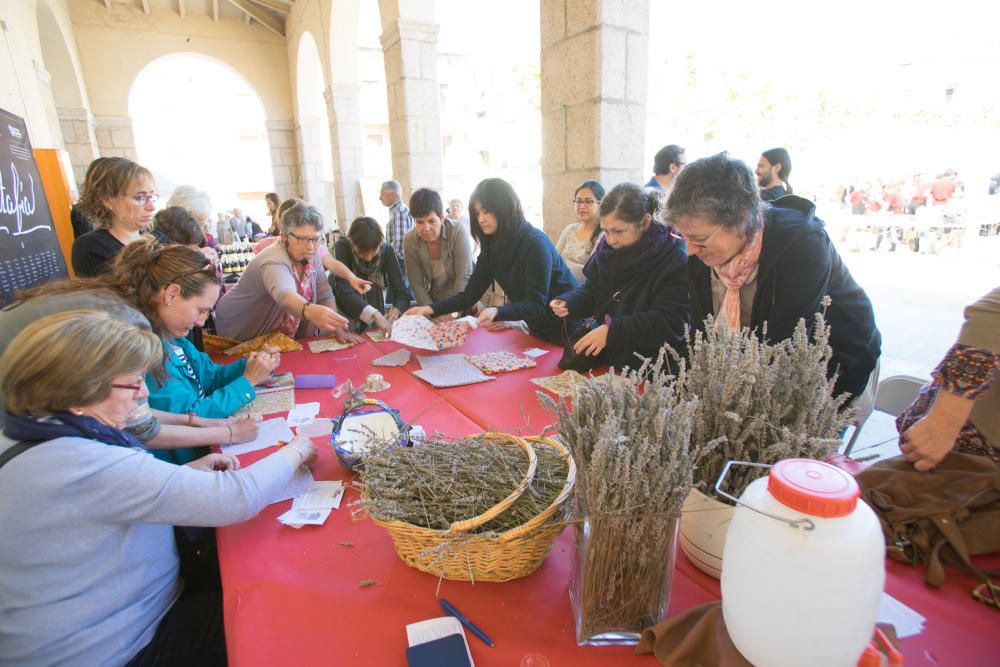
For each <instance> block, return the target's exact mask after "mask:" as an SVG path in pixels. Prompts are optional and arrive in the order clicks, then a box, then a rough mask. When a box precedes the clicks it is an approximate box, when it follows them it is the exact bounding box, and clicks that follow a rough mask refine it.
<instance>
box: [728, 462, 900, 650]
mask: <svg viewBox="0 0 1000 667" xmlns="http://www.w3.org/2000/svg"><path fill="white" fill-rule="evenodd" d="M727 469H728V466H727ZM724 475H725V472H724V473H723V476H724ZM721 483H722V480H721V479H720V484H721ZM769 486H770V488H769ZM717 488H718V487H717ZM859 495H860V490H859V489H858V486H857V482H855V481H854V478H853V477H851V476H850V475H849V474H847V473H846V472H844V471H842V470H840V469H839V468H835V467H834V466H831V465H829V464H826V463H822V462H819V461H812V460H809V459H787V460H785V461H781V462H780V463H778V464H776V465H775V466H774V467H773V468H772V469H771V472H770V474H769V476H768V477H767V478H761V479H758V480H755V481H754V482H752V483H751V484H750V485H749V486H748V487H747V489H746V491H744V492H743V495H742V496H740V499H739V506H738V507H737V508H736V512H735V514H734V516H733V520H732V522H731V523H730V526H729V531H728V533H727V535H726V543H725V550H724V551H723V559H722V613H723V617H724V618H725V621H726V628H727V629H728V631H729V635H730V637H731V638H732V640H733V644H734V645H735V646H736V648H737V649H739V651H740V653H742V654H743V656H744V657H745V658H746V659H747V660H749V661H750V662H752V663H753V664H754V665H757V666H758V667H786V666H787V667H803V666H804V665H809V666H810V667H854V665H856V664H857V661H858V658H859V657H860V656H861V653H862V652H863V651H864V649H865V647H866V646H867V645H868V643H869V641H870V640H871V637H872V632H873V630H874V626H875V619H876V616H877V614H878V608H879V601H880V599H881V596H882V588H883V586H884V583H885V544H884V541H883V536H882V530H881V527H880V525H879V522H878V519H877V518H876V516H875V513H874V512H873V511H872V509H871V508H870V507H869V506H868V505H867V504H865V503H864V502H863V501H862V502H858V497H859ZM776 496H778V497H776ZM779 498H781V500H779ZM790 505H791V506H790ZM796 507H797V508H798V509H796ZM806 509H808V510H810V511H805V510H806ZM831 514H832V516H831ZM837 514H839V515H837Z"/></svg>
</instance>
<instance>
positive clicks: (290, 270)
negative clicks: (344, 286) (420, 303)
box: [215, 202, 356, 340]
mask: <svg viewBox="0 0 1000 667" xmlns="http://www.w3.org/2000/svg"><path fill="white" fill-rule="evenodd" d="M322 245H323V216H322V215H321V214H320V212H319V210H318V209H316V208H315V207H314V206H310V205H309V204H306V203H305V202H299V203H298V204H295V205H294V206H292V207H291V208H289V209H288V210H287V211H285V212H284V213H282V214H281V236H280V237H279V238H278V241H277V242H275V243H274V244H272V245H270V246H268V247H267V248H265V249H264V250H262V251H261V252H260V254H258V255H257V256H256V257H255V258H254V260H253V261H252V262H250V264H249V265H248V266H247V269H246V271H244V272H243V277H241V278H240V281H239V282H238V283H236V287H234V288H232V289H231V290H229V291H228V292H226V295H225V296H224V297H223V298H222V300H221V301H220V302H219V305H218V306H217V307H216V310H215V324H216V330H217V331H218V333H219V335H221V336H226V337H227V338H235V339H237V340H250V339H251V338H256V337H257V336H260V335H263V334H267V333H271V332H273V331H280V332H282V333H284V334H286V335H288V336H289V337H291V338H306V337H308V336H316V335H318V334H319V333H320V332H333V333H335V334H336V335H337V337H338V338H340V339H341V340H355V339H356V337H355V336H354V335H353V334H351V333H350V332H348V331H347V330H346V327H347V324H348V322H347V319H346V318H345V317H344V316H342V315H341V314H340V313H338V312H337V311H336V310H335V308H336V302H335V301H334V297H333V290H332V289H330V285H329V283H328V282H327V281H326V275H325V273H324V271H323V266H322V264H321V263H320V261H319V255H318V251H319V249H320V248H321V247H322Z"/></svg>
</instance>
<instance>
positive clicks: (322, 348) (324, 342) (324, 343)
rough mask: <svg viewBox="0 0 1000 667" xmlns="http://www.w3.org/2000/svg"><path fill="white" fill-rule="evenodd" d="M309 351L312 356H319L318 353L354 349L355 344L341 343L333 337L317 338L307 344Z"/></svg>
mask: <svg viewBox="0 0 1000 667" xmlns="http://www.w3.org/2000/svg"><path fill="white" fill-rule="evenodd" d="M308 345H309V351H310V352H312V353H314V354H319V353H320V352H336V351H337V350H346V349H347V348H349V347H354V346H355V345H357V343H343V342H341V341H339V340H337V339H336V337H334V336H330V337H327V338H317V339H316V340H311V341H309V343H308Z"/></svg>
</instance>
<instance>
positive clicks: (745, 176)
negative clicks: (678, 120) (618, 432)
mask: <svg viewBox="0 0 1000 667" xmlns="http://www.w3.org/2000/svg"><path fill="white" fill-rule="evenodd" d="M815 210H816V207H815V206H814V205H813V203H812V202H810V201H808V200H806V199H803V198H801V197H797V196H794V195H792V196H787V197H783V198H782V199H781V200H780V203H778V204H777V205H769V204H766V203H764V202H762V201H761V199H760V193H759V191H758V189H757V179H756V178H755V176H754V173H753V171H752V170H751V169H750V168H749V167H748V166H747V165H746V164H744V163H743V162H742V161H740V160H736V159H733V158H731V157H729V155H728V154H726V153H720V154H718V155H713V156H711V157H707V158H702V159H700V160H697V161H695V162H691V163H690V164H688V166H687V167H685V168H684V170H683V171H682V172H681V173H680V174H679V175H678V176H677V178H676V179H675V181H674V188H673V191H672V192H671V194H670V198H669V200H668V201H667V211H666V216H665V217H666V220H667V222H669V223H670V224H672V225H673V226H674V228H675V231H676V233H677V235H678V236H680V237H683V239H684V241H685V242H686V245H687V252H688V256H689V257H688V263H687V273H688V290H689V298H690V307H691V323H692V326H694V327H696V328H704V327H705V318H706V317H708V316H709V315H714V316H715V321H716V326H727V327H729V328H730V329H737V328H742V327H749V328H750V329H751V330H753V331H755V332H757V333H758V334H759V335H765V334H764V332H765V330H766V337H767V339H768V340H770V341H779V340H784V339H786V338H789V337H791V335H792V332H793V330H794V329H795V325H796V324H797V323H798V321H799V320H800V319H803V318H805V320H806V323H807V324H811V323H812V321H813V316H814V315H815V314H816V313H818V312H820V311H821V310H823V300H824V299H825V298H826V297H830V300H831V302H830V305H829V307H827V308H826V310H825V317H826V321H827V323H828V324H829V325H830V347H831V348H832V349H833V358H832V360H831V362H830V369H829V371H830V373H831V374H833V373H837V383H836V392H837V393H838V394H839V393H841V392H848V393H850V394H851V396H852V397H856V396H858V395H860V394H861V393H862V392H863V391H864V389H865V385H867V383H868V378H869V376H870V375H871V373H872V370H874V368H875V364H876V362H877V361H878V357H879V355H880V354H881V340H882V339H881V334H879V331H878V328H877V327H876V326H875V314H874V312H873V310H872V304H871V301H870V300H869V299H868V295H867V294H865V292H864V290H863V289H861V287H860V286H859V285H858V284H857V283H856V282H854V278H852V277H851V274H850V272H849V271H848V270H847V267H846V266H845V265H844V263H843V261H842V260H841V258H840V255H839V254H837V250H836V248H834V246H833V242H832V241H831V240H830V237H829V236H828V235H827V233H826V230H825V229H824V224H823V221H822V220H820V219H818V218H816V217H815V215H814V214H815Z"/></svg>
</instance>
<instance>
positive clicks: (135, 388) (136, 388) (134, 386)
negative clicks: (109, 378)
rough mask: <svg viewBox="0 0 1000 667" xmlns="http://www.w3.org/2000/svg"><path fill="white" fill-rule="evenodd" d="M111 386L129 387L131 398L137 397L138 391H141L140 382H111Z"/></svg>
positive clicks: (117, 387)
mask: <svg viewBox="0 0 1000 667" xmlns="http://www.w3.org/2000/svg"><path fill="white" fill-rule="evenodd" d="M111 386H112V387H114V388H115V389H131V390H132V398H138V397H139V392H140V391H142V385H141V384H112V385H111Z"/></svg>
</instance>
